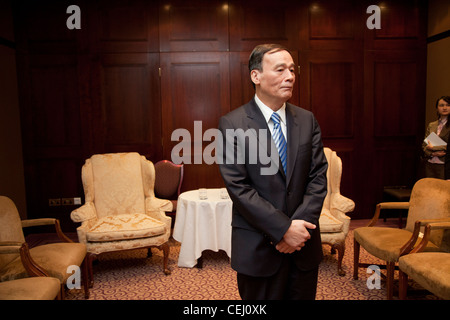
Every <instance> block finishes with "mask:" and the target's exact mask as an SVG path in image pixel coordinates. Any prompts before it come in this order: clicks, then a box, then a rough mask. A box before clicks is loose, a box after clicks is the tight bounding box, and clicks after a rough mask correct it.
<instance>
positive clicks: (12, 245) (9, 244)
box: [0, 241, 22, 254]
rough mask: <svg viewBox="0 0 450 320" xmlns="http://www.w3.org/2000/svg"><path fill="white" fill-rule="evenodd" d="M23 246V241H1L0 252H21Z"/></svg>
mask: <svg viewBox="0 0 450 320" xmlns="http://www.w3.org/2000/svg"><path fill="white" fill-rule="evenodd" d="M21 246H22V242H14V241H1V242H0V254H11V253H20V247H21Z"/></svg>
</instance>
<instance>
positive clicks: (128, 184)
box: [82, 152, 154, 218]
mask: <svg viewBox="0 0 450 320" xmlns="http://www.w3.org/2000/svg"><path fill="white" fill-rule="evenodd" d="M141 160H142V157H141V156H140V155H139V154H138V153H134V152H132V153H114V154H99V155H93V156H92V157H91V158H90V159H88V160H86V163H85V165H84V166H83V169H82V180H83V187H84V191H85V196H86V202H87V201H92V202H94V203H95V208H96V212H97V218H102V217H105V216H115V215H118V214H124V213H145V191H144V188H145V187H146V188H145V189H146V191H147V193H148V192H150V191H148V187H149V184H152V183H153V184H154V168H153V165H152V166H151V168H153V172H152V170H151V168H150V170H143V168H142V166H141ZM147 162H148V161H147ZM147 169H148V168H147ZM148 174H150V175H151V174H153V177H145V179H143V176H145V175H148ZM144 181H145V182H146V183H145V185H144ZM151 188H152V189H153V185H152V186H151Z"/></svg>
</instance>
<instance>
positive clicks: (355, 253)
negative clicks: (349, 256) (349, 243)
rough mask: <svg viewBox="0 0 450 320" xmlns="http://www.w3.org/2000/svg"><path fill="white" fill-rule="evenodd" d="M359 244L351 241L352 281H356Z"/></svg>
mask: <svg viewBox="0 0 450 320" xmlns="http://www.w3.org/2000/svg"><path fill="white" fill-rule="evenodd" d="M359 249H360V244H359V243H358V241H356V240H355V239H353V279H355V280H358V268H359Z"/></svg>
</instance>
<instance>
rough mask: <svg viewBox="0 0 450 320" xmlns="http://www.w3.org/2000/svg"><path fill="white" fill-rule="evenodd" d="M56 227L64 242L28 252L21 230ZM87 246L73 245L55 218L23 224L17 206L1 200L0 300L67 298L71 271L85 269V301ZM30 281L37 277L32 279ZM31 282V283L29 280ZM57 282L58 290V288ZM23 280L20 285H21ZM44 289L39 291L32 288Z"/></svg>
mask: <svg viewBox="0 0 450 320" xmlns="http://www.w3.org/2000/svg"><path fill="white" fill-rule="evenodd" d="M41 225H54V226H55V228H56V233H57V234H58V237H59V238H60V240H61V242H58V243H49V244H44V245H39V246H35V247H33V248H31V249H29V247H28V244H27V243H26V242H25V236H24V234H23V230H22V228H24V227H34V226H41ZM85 257H86V246H85V245H84V244H81V243H74V242H73V241H72V240H70V239H69V238H67V237H66V236H65V235H64V234H63V232H62V231H61V228H60V225H59V221H58V220H57V219H53V218H41V219H27V220H21V219H20V216H19V212H18V211H17V208H16V206H15V204H14V202H13V201H12V200H11V199H9V198H7V197H4V196H0V283H1V284H0V297H1V299H3V298H5V299H54V298H55V297H58V298H62V299H63V298H64V292H65V285H66V284H67V280H68V279H69V277H70V276H71V275H72V272H70V269H68V268H69V267H72V266H79V267H82V268H81V271H82V280H83V285H84V292H85V297H86V298H89V287H88V269H87V265H86V263H85ZM29 277H34V278H33V279H29ZM26 279H29V280H26ZM55 279H56V280H57V287H55ZM19 280H20V281H19ZM38 285H39V286H41V287H40V288H38V289H40V290H36V289H37V288H33V287H32V286H38Z"/></svg>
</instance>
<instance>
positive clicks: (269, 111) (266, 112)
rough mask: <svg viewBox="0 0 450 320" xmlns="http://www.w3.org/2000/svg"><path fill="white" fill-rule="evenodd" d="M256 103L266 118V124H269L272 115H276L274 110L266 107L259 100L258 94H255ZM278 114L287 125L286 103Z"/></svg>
mask: <svg viewBox="0 0 450 320" xmlns="http://www.w3.org/2000/svg"><path fill="white" fill-rule="evenodd" d="M255 102H256V104H257V105H258V107H259V109H260V110H261V112H262V114H263V116H264V119H266V122H267V123H268V122H269V121H270V118H271V117H272V113H274V111H273V110H272V109H270V108H269V107H268V106H266V105H265V104H264V103H263V102H262V101H261V100H260V99H259V98H258V96H257V95H256V94H255ZM276 113H278V115H279V116H280V118H281V122H282V123H284V124H285V125H286V103H283V105H282V106H281V108H280V109H278V111H276Z"/></svg>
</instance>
